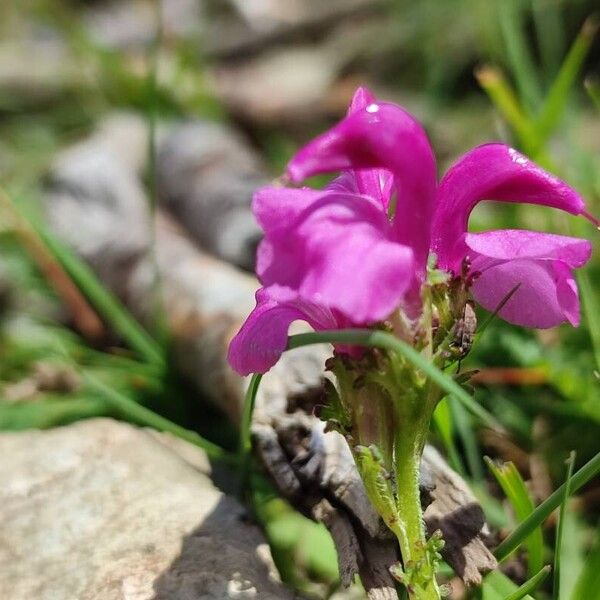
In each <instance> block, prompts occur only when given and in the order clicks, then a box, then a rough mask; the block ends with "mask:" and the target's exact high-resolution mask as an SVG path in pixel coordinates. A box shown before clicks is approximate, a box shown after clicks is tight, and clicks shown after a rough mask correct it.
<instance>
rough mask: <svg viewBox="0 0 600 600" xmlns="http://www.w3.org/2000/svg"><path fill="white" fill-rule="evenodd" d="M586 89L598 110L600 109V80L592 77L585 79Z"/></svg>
mask: <svg viewBox="0 0 600 600" xmlns="http://www.w3.org/2000/svg"><path fill="white" fill-rule="evenodd" d="M584 85H585V89H586V91H587V93H588V94H589V96H590V98H591V99H592V102H593V103H594V105H595V106H596V108H597V109H598V110H600V82H599V81H597V80H596V79H594V78H592V77H588V78H587V79H586V80H585V83H584Z"/></svg>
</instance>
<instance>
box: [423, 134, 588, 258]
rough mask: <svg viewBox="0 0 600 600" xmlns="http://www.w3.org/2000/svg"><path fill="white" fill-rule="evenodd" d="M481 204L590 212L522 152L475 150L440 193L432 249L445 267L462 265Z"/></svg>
mask: <svg viewBox="0 0 600 600" xmlns="http://www.w3.org/2000/svg"><path fill="white" fill-rule="evenodd" d="M481 200H500V201H503V202H526V203H529V204H542V205H545V206H550V207H553V208H559V209H561V210H564V211H567V212H569V213H572V214H574V215H578V214H581V213H582V212H583V211H584V210H585V205H584V203H583V200H582V199H581V197H580V196H579V195H578V194H577V193H576V192H575V191H574V190H573V189H572V188H570V187H569V186H568V185H567V184H566V183H564V182H563V181H561V180H560V179H557V178H556V177H554V176H552V175H550V174H549V173H547V172H546V171H544V170H543V169H542V168H540V167H538V166H537V165H536V164H535V163H533V162H532V161H530V160H529V159H527V158H526V157H524V156H523V155H522V154H519V153H518V152H517V151H516V150H514V149H512V148H510V147H508V146H506V145H504V144H498V143H495V144H485V145H483V146H479V147H477V148H474V149H473V150H471V151H469V152H467V153H466V154H465V155H463V156H462V158H460V159H459V160H458V162H456V164H455V165H454V166H453V167H452V168H451V169H450V170H449V171H448V173H446V175H445V177H444V178H443V179H442V181H441V183H440V187H439V189H438V196H437V209H436V213H435V218H434V221H433V232H432V249H433V250H434V251H435V253H436V254H437V256H438V261H439V266H440V267H441V268H445V269H448V270H457V269H458V268H459V267H460V263H461V261H462V259H463V257H464V251H465V247H464V240H463V235H464V234H465V232H466V231H467V222H468V219H469V215H470V214H471V211H472V210H473V207H474V206H475V205H476V204H477V203H478V202H480V201H481Z"/></svg>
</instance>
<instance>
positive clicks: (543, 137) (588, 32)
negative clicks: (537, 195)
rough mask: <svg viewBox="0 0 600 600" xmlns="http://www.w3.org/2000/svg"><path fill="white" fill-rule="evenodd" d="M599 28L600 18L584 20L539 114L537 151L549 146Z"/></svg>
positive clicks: (536, 123)
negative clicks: (545, 145)
mask: <svg viewBox="0 0 600 600" xmlns="http://www.w3.org/2000/svg"><path fill="white" fill-rule="evenodd" d="M598 25H599V22H598V19H596V18H595V17H590V18H589V19H587V20H586V21H585V23H584V24H583V27H582V28H581V31H580V33H579V35H578V36H577V37H576V38H575V41H574V42H573V45H572V46H571V49H570V50H569V52H568V54H567V56H566V58H565V60H564V61H563V64H562V66H561V68H560V70H559V72H558V75H557V76H556V79H555V80H554V83H553V84H552V85H551V87H550V90H549V91H548V94H547V95H546V98H545V100H544V103H543V105H542V109H541V111H540V114H539V116H538V118H537V119H536V120H535V131H536V142H537V147H538V148H540V147H542V146H543V145H544V144H545V143H546V141H547V140H548V138H549V137H550V135H552V133H553V131H554V130H555V129H556V126H557V125H558V123H559V121H560V119H561V118H562V116H563V114H564V112H565V108H566V105H567V102H568V99H569V93H570V91H571V90H572V88H573V85H574V84H575V81H576V80H577V77H578V76H579V73H580V71H581V68H582V66H583V63H584V61H585V58H586V56H587V55H588V52H589V49H590V47H591V45H592V42H593V41H594V37H595V35H596V32H597V31H598ZM536 151H537V149H536Z"/></svg>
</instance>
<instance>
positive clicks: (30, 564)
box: [0, 419, 297, 600]
mask: <svg viewBox="0 0 600 600" xmlns="http://www.w3.org/2000/svg"><path fill="white" fill-rule="evenodd" d="M0 457H1V458H0V520H1V522H2V529H1V531H0V598H11V599H12V600H31V599H33V598H35V599H36V600H73V599H75V598H76V599H78V600H92V599H93V600H224V599H226V598H254V599H261V600H286V599H292V598H294V597H297V596H295V595H294V593H293V592H291V591H290V590H288V589H286V588H285V587H284V586H283V585H282V584H281V583H280V582H279V581H278V580H277V575H276V572H275V569H274V566H273V563H272V560H271V556H270V553H269V551H268V547H267V546H266V543H265V540H264V538H263V536H262V534H261V532H260V531H259V529H258V527H256V526H255V525H252V524H250V522H249V520H248V519H247V515H246V511H245V509H244V508H243V507H242V506H241V505H240V504H239V503H238V502H237V500H235V499H234V498H232V497H230V496H226V495H225V494H223V493H222V492H221V491H220V490H219V489H217V488H216V487H215V485H214V484H213V482H212V481H211V479H210V464H209V462H208V460H207V458H206V456H205V455H204V453H203V452H202V451H201V450H200V449H198V448H196V447H193V446H190V445H188V444H185V443H184V442H181V441H180V440H174V439H173V438H169V437H168V436H165V435H164V434H157V433H155V432H151V431H147V430H143V429H138V428H135V427H133V426H131V425H128V424H124V423H120V422H117V421H113V420H110V419H92V420H88V421H80V422H78V423H75V424H73V425H69V426H67V427H60V428H57V429H53V430H49V431H26V432H19V433H15V432H9V433H2V434H0Z"/></svg>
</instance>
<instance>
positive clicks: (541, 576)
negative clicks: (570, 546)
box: [505, 565, 550, 600]
mask: <svg viewBox="0 0 600 600" xmlns="http://www.w3.org/2000/svg"><path fill="white" fill-rule="evenodd" d="M549 573H550V565H546V566H545V567H542V568H541V569H540V570H539V571H538V572H537V573H536V574H535V575H534V576H533V577H532V578H531V579H529V580H528V581H526V582H525V583H524V584H523V585H522V586H520V587H519V589H518V590H517V591H516V592H514V593H512V594H511V595H510V596H507V597H506V598H505V600H521V599H522V598H525V596H527V595H528V594H531V592H533V590H535V589H537V588H538V587H539V586H540V584H541V583H542V582H543V581H544V580H545V579H546V577H548V574H549Z"/></svg>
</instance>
